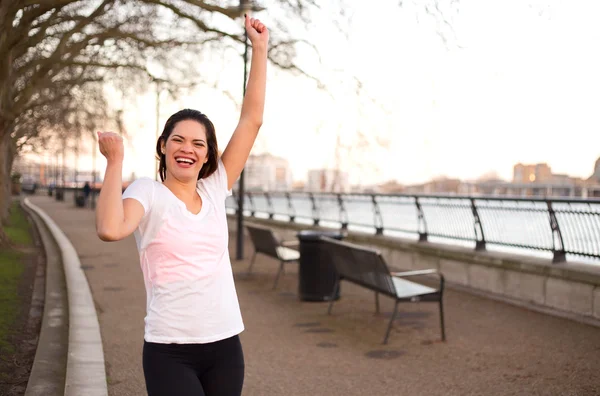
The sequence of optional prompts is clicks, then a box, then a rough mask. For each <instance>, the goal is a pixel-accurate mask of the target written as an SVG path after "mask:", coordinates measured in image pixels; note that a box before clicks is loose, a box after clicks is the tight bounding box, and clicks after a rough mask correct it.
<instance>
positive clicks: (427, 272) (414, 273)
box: [391, 269, 438, 278]
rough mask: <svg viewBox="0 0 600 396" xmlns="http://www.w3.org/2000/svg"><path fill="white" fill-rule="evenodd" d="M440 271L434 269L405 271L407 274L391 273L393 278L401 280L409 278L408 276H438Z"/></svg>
mask: <svg viewBox="0 0 600 396" xmlns="http://www.w3.org/2000/svg"><path fill="white" fill-rule="evenodd" d="M437 273H438V271H437V270H434V269H427V270H416V271H405V272H391V275H392V276H397V277H399V278H403V277H407V276H417V275H430V274H437Z"/></svg>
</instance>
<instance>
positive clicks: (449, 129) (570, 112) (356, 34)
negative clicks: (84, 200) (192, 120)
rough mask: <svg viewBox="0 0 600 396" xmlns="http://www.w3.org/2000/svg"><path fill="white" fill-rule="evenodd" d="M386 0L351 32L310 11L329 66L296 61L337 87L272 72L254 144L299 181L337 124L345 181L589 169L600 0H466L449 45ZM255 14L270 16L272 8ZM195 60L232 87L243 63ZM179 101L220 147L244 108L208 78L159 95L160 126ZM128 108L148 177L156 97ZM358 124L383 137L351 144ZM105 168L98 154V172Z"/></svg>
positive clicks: (598, 84) (321, 156) (132, 153)
mask: <svg viewBox="0 0 600 396" xmlns="http://www.w3.org/2000/svg"><path fill="white" fill-rule="evenodd" d="M381 3H384V2H381ZM385 3H388V5H382V6H380V7H379V8H377V9H374V8H373V7H372V3H371V2H359V1H356V2H355V4H356V6H355V7H356V8H355V9H354V10H352V13H353V15H354V17H353V19H352V26H351V28H352V29H351V31H350V35H349V37H350V41H349V42H346V41H345V40H344V39H342V37H340V36H339V34H336V33H335V31H333V30H332V28H331V26H330V24H328V22H327V21H328V13H329V12H335V11H336V10H327V9H325V10H324V13H323V15H321V16H318V17H319V18H322V20H321V19H318V20H316V21H315V24H317V28H316V29H313V30H311V32H310V36H311V37H312V38H313V39H314V40H316V43H317V45H318V46H319V48H320V49H321V51H322V55H323V58H324V65H323V66H322V67H321V68H318V66H317V65H316V64H314V62H312V59H313V57H312V56H310V53H307V52H305V51H301V56H302V58H301V59H300V62H301V63H302V64H303V65H306V67H307V68H309V69H310V70H312V71H315V72H316V73H318V74H319V75H321V76H322V77H323V78H324V80H326V81H328V82H331V81H334V79H338V80H340V81H341V82H340V83H334V84H332V87H333V88H332V94H333V97H334V98H335V100H332V99H331V98H330V97H328V96H327V95H324V94H323V93H320V92H319V91H317V90H316V88H315V84H314V83H312V82H310V81H308V80H306V79H305V78H298V77H291V76H288V75H285V74H282V73H280V72H278V71H276V70H275V69H274V68H273V67H271V68H270V69H269V81H268V92H267V95H268V96H267V106H266V114H265V122H264V125H263V128H262V129H261V132H260V137H259V141H258V142H257V144H256V146H255V150H254V152H255V153H260V152H263V151H269V152H271V153H272V154H274V155H277V156H281V157H284V158H286V159H288V161H289V163H290V165H291V167H292V171H293V175H294V179H295V180H305V178H306V172H307V171H308V170H309V169H314V168H321V167H331V166H334V165H335V159H334V158H335V155H334V152H335V141H336V136H337V134H338V130H339V131H341V134H340V136H341V141H342V143H343V144H345V145H353V147H354V148H353V153H354V154H353V155H352V159H351V160H349V159H348V158H346V157H344V160H343V162H342V163H341V166H342V167H343V168H344V169H346V170H348V171H349V172H350V180H351V182H353V183H356V182H361V183H362V184H370V183H375V182H382V181H385V180H391V179H395V180H397V181H399V182H401V183H406V184H409V183H418V182H424V181H426V180H429V179H431V178H432V177H437V176H440V175H445V176H449V177H458V178H461V179H472V178H476V177H478V176H480V175H482V174H483V173H486V172H489V171H496V172H497V173H498V174H499V175H500V176H501V177H502V178H505V179H510V178H511V177H512V167H513V165H514V164H515V163H517V162H524V163H536V162H547V163H548V164H549V165H550V166H551V167H552V170H553V171H554V172H555V173H566V174H570V175H571V176H578V177H588V176H589V175H590V174H591V173H592V168H593V164H594V161H595V160H596V158H598V157H600V111H599V109H600V95H599V93H600V73H599V72H600V46H599V43H600V24H599V23H597V16H598V15H600V2H599V1H594V0H589V1H583V0H581V1H579V0H569V1H552V0H546V1H541V0H540V1H529V2H527V1H519V0H471V1H465V0H461V2H460V9H459V13H458V14H457V15H455V16H454V18H453V26H454V29H455V32H456V39H453V38H452V36H448V37H449V38H450V41H449V44H448V46H444V45H443V43H442V41H441V40H440V38H439V36H438V35H437V33H436V27H435V22H434V20H433V19H431V18H430V17H429V18H428V17H427V16H426V14H424V13H423V12H422V10H421V11H418V9H417V8H415V6H406V7H404V8H399V7H397V5H396V4H397V2H396V1H386V2H385ZM405 3H406V2H405ZM257 16H258V17H259V18H261V20H263V21H264V22H265V23H266V24H267V26H268V24H269V14H268V11H265V12H263V13H262V14H259V15H257ZM417 17H418V18H417ZM447 32H448V31H447ZM455 44H458V45H459V46H460V48H459V47H457V46H456V45H455ZM201 67H202V68H203V70H202V73H203V74H205V75H207V76H214V79H215V80H217V81H218V84H219V86H221V87H225V88H227V89H229V90H230V92H231V93H232V94H234V95H238V94H239V96H240V97H241V85H242V84H241V83H242V81H241V79H242V70H243V69H242V67H243V66H242V61H241V59H235V58H234V59H227V60H225V61H223V60H220V59H218V58H216V56H215V59H212V60H211V61H210V62H209V61H208V60H207V62H204V63H202V66H201ZM333 69H343V70H345V72H346V73H347V75H349V74H350V73H353V74H355V75H357V76H358V77H359V78H360V79H361V81H362V82H363V84H364V86H365V87H366V90H367V92H368V93H369V95H370V96H372V97H375V98H377V100H378V101H379V102H380V103H381V104H382V105H383V106H384V107H385V108H386V109H387V110H388V113H387V114H386V113H385V112H383V111H380V110H377V109H376V108H375V109H373V108H370V109H365V110H363V111H362V112H363V113H365V114H364V115H363V116H362V117H361V116H359V114H360V113H361V111H360V109H358V107H357V106H358V105H357V102H358V101H357V99H356V97H354V96H353V95H352V88H351V85H349V84H350V79H349V78H348V77H347V75H344V74H340V73H338V74H334V73H332V72H331V70H333ZM183 107H192V108H197V109H199V110H201V111H203V112H205V113H206V114H208V115H209V117H210V118H211V119H212V120H213V122H214V123H215V125H216V128H217V135H218V138H219V145H220V148H221V149H223V148H224V147H225V145H226V143H227V141H228V140H229V138H230V136H231V133H232V132H233V128H234V127H235V125H236V123H237V119H238V117H239V110H238V108H237V107H236V105H235V104H233V103H232V102H231V101H230V100H229V99H227V98H226V97H225V96H224V95H222V94H221V93H219V91H218V90H214V89H209V88H204V89H202V90H199V91H198V92H197V93H196V94H195V95H194V96H193V97H189V98H181V99H179V100H177V101H174V100H172V99H170V98H168V97H167V96H166V95H165V94H163V96H161V113H160V125H161V130H162V126H163V125H164V122H165V121H166V119H167V118H168V116H169V115H170V114H172V113H173V112H175V111H177V110H179V109H180V108H183ZM125 113H126V126H127V129H128V130H129V133H130V134H131V140H130V141H129V142H128V146H127V151H126V163H125V174H126V176H127V175H129V174H130V173H131V172H135V174H136V176H138V177H139V176H150V177H153V173H154V162H153V155H154V145H155V128H156V127H155V121H154V120H155V103H154V95H153V94H149V95H147V96H143V97H140V98H138V101H137V104H135V105H130V106H128V107H127V108H126V110H125ZM357 129H360V130H361V131H363V133H365V134H367V135H369V136H371V137H374V136H380V137H383V138H385V139H387V140H388V142H389V146H388V147H387V148H377V147H373V146H370V145H366V144H360V143H359V144H355V143H354V141H355V137H356V130H357ZM104 164H105V162H104V161H103V158H100V159H99V160H98V167H99V169H103V167H104ZM358 165H360V166H358ZM81 166H83V167H85V166H86V165H85V164H84V163H83V162H82V163H81Z"/></svg>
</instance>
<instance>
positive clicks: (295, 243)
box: [279, 239, 300, 247]
mask: <svg viewBox="0 0 600 396" xmlns="http://www.w3.org/2000/svg"><path fill="white" fill-rule="evenodd" d="M279 244H280V245H281V246H284V247H294V246H299V245H300V241H299V240H297V239H290V240H289V241H280V242H279Z"/></svg>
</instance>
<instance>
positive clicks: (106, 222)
mask: <svg viewBox="0 0 600 396" xmlns="http://www.w3.org/2000/svg"><path fill="white" fill-rule="evenodd" d="M98 145H99V146H100V152H101V153H102V155H104V156H105V157H106V172H105V175H104V182H103V183H102V189H101V190H100V196H99V197H98V202H97V205H96V233H97V234H98V236H99V237H100V239H102V240H103V241H119V240H121V239H123V238H126V237H128V236H129V235H131V233H133V231H135V229H136V228H137V227H138V225H139V224H140V221H141V220H142V217H143V216H144V207H143V206H142V204H141V203H140V202H138V201H136V200H135V199H125V200H123V198H122V197H123V195H122V193H123V190H122V188H123V179H122V172H123V152H124V148H123V138H121V137H120V136H119V135H117V134H115V133H112V132H104V133H101V132H98Z"/></svg>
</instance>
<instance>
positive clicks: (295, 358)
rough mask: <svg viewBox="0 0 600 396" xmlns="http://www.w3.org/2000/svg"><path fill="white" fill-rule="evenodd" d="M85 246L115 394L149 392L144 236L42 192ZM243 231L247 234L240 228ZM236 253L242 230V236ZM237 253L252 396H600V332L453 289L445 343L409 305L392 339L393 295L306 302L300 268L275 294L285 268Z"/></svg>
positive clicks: (347, 293) (433, 311)
mask: <svg viewBox="0 0 600 396" xmlns="http://www.w3.org/2000/svg"><path fill="white" fill-rule="evenodd" d="M30 201H31V203H33V204H34V205H36V206H38V207H39V208H41V209H42V210H43V211H44V212H45V213H46V214H47V215H48V216H50V217H51V218H52V219H53V220H54V222H56V224H57V225H58V227H59V228H60V229H61V230H62V231H63V232H64V233H65V234H66V236H67V237H68V239H69V240H70V241H71V243H72V244H73V246H74V248H75V250H76V251H77V254H78V256H79V260H80V262H81V267H82V269H83V270H84V272H85V275H86V278H87V281H88V283H89V287H90V289H91V292H92V296H93V300H94V303H95V307H96V312H97V315H98V320H99V324H100V332H101V337H102V344H103V350H104V360H105V365H106V376H107V387H108V394H109V395H111V396H130V395H145V394H146V393H145V386H144V378H143V372H142V367H141V351H142V343H143V331H144V314H145V299H146V294H145V291H144V284H143V281H142V274H141V270H140V268H139V262H138V256H137V251H136V247H135V241H134V239H133V237H129V238H127V239H126V240H124V241H120V242H115V243H106V242H102V241H100V240H99V239H98V238H97V236H96V233H95V228H94V212H93V211H92V210H90V209H78V208H75V207H74V205H73V203H72V200H70V199H69V198H68V196H67V197H66V200H65V201H64V202H58V201H55V200H54V199H53V198H51V197H45V196H33V197H31V198H30ZM232 231H235V230H232ZM230 247H231V256H232V257H235V255H234V247H235V234H234V232H231V240H230ZM245 247H246V254H245V257H246V260H243V261H236V260H232V265H233V269H234V273H235V277H236V287H237V291H238V296H239V299H240V305H241V309H242V315H243V317H244V322H245V326H246V330H245V331H244V332H243V333H242V334H241V339H242V343H243V347H244V353H245V361H246V376H245V384H244V395H245V396H275V395H277V396H296V395H297V396H304V395H306V396H309V395H310V396H314V395H326V396H336V395H361V396H362V395H365V394H370V395H373V396H375V395H461V396H462V395H561V396H562V395H581V396H588V395H600V374H599V369H600V328H598V327H593V326H589V325H585V324H581V323H578V322H574V321H571V320H568V319H563V318H557V317H554V316H548V315H544V314H541V313H536V312H532V311H529V310H526V309H523V308H518V307H515V306H511V305H507V304H504V303H501V302H497V301H492V300H488V299H485V298H483V297H478V296H474V295H470V294H467V293H465V292H462V291H456V290H452V289H451V288H448V289H447V290H446V293H445V296H444V310H445V319H446V335H447V342H445V343H442V342H439V337H440V329H439V316H438V307H437V305H436V304H401V305H400V307H399V309H400V313H401V314H400V315H399V319H397V320H396V323H395V325H394V329H393V330H392V333H391V335H390V340H389V343H388V344H387V345H382V344H381V340H382V337H383V334H384V332H385V329H386V326H387V321H388V320H389V315H390V312H391V309H392V308H393V304H392V302H391V301H390V300H389V299H387V298H385V297H381V298H380V302H381V309H382V314H380V315H375V313H374V309H375V307H374V305H375V304H374V297H373V293H371V292H368V291H366V290H364V289H361V288H358V287H354V286H352V285H350V284H346V283H343V284H342V292H341V295H342V298H341V299H340V301H339V302H337V303H336V304H335V306H334V310H333V315H331V316H328V315H327V314H326V311H327V303H314V302H301V301H299V299H298V298H297V293H296V290H297V284H298V283H297V268H296V265H295V264H291V265H288V266H287V267H286V272H285V275H284V276H283V277H282V278H281V280H280V282H279V287H278V290H272V289H271V285H272V281H273V279H274V275H275V270H276V267H277V266H276V263H275V262H274V261H272V260H270V259H268V258H265V257H260V256H259V257H258V258H257V261H256V264H255V266H254V269H253V274H252V275H250V276H248V275H247V274H246V270H247V268H248V261H249V258H250V257H251V253H252V244H251V243H250V241H249V240H247V241H246V243H245Z"/></svg>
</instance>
